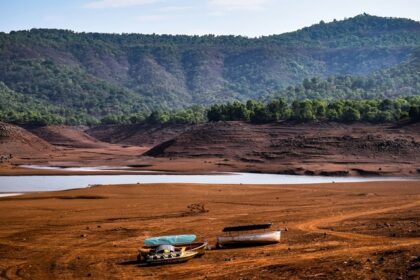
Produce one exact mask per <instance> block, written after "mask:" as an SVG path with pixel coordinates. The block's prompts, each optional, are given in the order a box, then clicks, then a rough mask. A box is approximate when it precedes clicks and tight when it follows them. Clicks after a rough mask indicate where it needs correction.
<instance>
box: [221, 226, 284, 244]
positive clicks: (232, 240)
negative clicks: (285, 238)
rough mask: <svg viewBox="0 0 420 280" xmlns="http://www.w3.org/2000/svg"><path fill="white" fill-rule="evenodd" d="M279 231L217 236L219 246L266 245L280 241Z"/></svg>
mask: <svg viewBox="0 0 420 280" xmlns="http://www.w3.org/2000/svg"><path fill="white" fill-rule="evenodd" d="M280 238H281V231H280V230H276V231H270V232H263V233H250V234H240V235H225V236H218V237H217V245H218V246H219V247H233V246H251V245H266V244H274V243H278V242H280Z"/></svg>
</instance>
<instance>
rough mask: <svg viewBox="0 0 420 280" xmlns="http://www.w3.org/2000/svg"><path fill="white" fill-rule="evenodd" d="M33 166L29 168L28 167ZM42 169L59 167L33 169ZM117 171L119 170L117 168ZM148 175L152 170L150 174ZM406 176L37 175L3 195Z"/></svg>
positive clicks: (1, 182)
mask: <svg viewBox="0 0 420 280" xmlns="http://www.w3.org/2000/svg"><path fill="white" fill-rule="evenodd" d="M28 167H29V166H28ZM30 167H31V168H38V169H60V170H63V169H62V168H58V167H46V166H30ZM105 168H109V167H103V166H102V167H99V166H98V167H81V168H77V169H75V168H71V169H70V168H66V169H64V170H69V171H92V170H109V169H105ZM113 169H114V170H117V169H115V168H113ZM147 172H148V171H147ZM403 180H410V179H408V178H404V177H333V176H328V177H327V176H307V175H280V174H266V173H225V174H214V175H212V174H210V175H209V174H207V175H173V174H170V175H168V174H166V175H165V174H130V175H53V176H51V175H48V176H44V175H33V176H0V193H10V192H13V193H19V192H41V191H57V190H66V189H75V188H84V187H88V186H89V185H112V184H136V183H144V184H145V183H198V184H314V183H332V182H371V181H403Z"/></svg>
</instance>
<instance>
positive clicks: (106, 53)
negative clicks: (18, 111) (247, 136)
mask: <svg viewBox="0 0 420 280" xmlns="http://www.w3.org/2000/svg"><path fill="white" fill-rule="evenodd" d="M418 46H420V23H419V22H416V21H413V20H408V19H396V18H381V17H375V16H369V15H366V14H364V15H359V16H356V17H354V18H350V19H347V20H344V21H334V22H331V23H323V22H321V23H320V24H317V25H314V26H311V27H308V28H304V29H301V30H298V31H296V32H291V33H286V34H282V35H273V36H266V37H261V38H245V37H241V36H212V35H208V36H184V35H175V36H171V35H141V34H123V35H116V34H99V33H74V32H71V31H64V30H47V29H33V30H30V31H19V32H10V33H9V34H6V33H0V81H2V82H4V84H5V85H7V87H9V88H10V89H11V90H13V91H15V92H19V94H23V95H25V96H29V95H30V96H31V97H32V98H34V99H36V100H38V101H39V102H44V103H48V104H52V105H55V106H58V107H60V106H61V107H64V109H63V108H61V109H59V111H60V110H61V112H62V111H63V110H64V111H66V112H67V113H66V114H67V115H71V114H72V113H71V112H77V113H78V114H80V115H84V116H91V117H102V116H105V115H108V114H128V113H132V112H139V111H140V112H150V110H152V109H159V108H181V107H185V106H190V105H193V104H206V105H208V104H211V103H216V102H217V103H220V102H226V101H231V100H241V101H244V100H247V99H258V98H261V97H264V96H269V95H270V94H272V93H273V92H276V91H279V90H282V89H285V88H286V87H287V86H294V85H297V84H299V83H301V82H302V80H303V79H304V78H311V77H314V76H320V77H322V78H324V77H327V76H330V75H361V76H364V75H368V74H370V73H372V72H375V71H378V70H382V69H384V68H390V67H395V66H396V65H398V64H400V63H402V62H404V61H406V60H407V59H408V58H409V57H410V56H411V55H412V53H413V50H414V49H415V48H416V47H418ZM61 115H63V113H61Z"/></svg>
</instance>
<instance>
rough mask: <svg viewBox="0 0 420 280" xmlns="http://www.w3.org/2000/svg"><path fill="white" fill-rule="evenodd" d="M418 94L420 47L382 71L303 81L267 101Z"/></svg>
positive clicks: (269, 97)
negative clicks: (396, 63)
mask: <svg viewBox="0 0 420 280" xmlns="http://www.w3.org/2000/svg"><path fill="white" fill-rule="evenodd" d="M413 95H420V48H418V49H415V50H414V51H413V54H412V55H411V56H410V58H409V59H408V60H407V61H405V62H403V63H401V64H399V65H397V66H395V67H391V68H388V69H385V70H381V71H377V72H374V73H371V74H369V75H367V76H350V75H336V76H330V77H328V78H327V79H320V78H319V77H313V78H311V79H304V80H303V82H302V83H301V84H299V85H297V86H294V87H293V86H289V87H288V88H286V89H285V90H281V91H278V92H276V93H274V94H273V95H270V96H268V97H267V98H266V100H268V101H269V100H271V99H273V98H277V97H283V98H286V99H288V100H290V101H292V100H302V99H317V98H320V99H329V100H333V99H372V98H380V99H382V98H395V97H402V96H413Z"/></svg>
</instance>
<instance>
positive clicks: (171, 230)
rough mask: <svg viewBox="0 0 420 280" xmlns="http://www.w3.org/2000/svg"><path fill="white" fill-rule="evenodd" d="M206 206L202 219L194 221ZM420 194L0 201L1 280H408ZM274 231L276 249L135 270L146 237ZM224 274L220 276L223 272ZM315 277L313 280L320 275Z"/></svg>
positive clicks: (244, 188) (133, 188) (344, 189)
mask: <svg viewBox="0 0 420 280" xmlns="http://www.w3.org/2000/svg"><path fill="white" fill-rule="evenodd" d="M196 204H200V205H203V206H204V208H205V209H206V210H208V212H200V211H197V210H194V209H196V208H194V207H192V205H196ZM419 217H420V182H419V181H417V182H370V183H335V184H312V185H241V186H238V185H196V184H141V185H120V186H100V187H91V188H86V189H78V190H68V191H60V192H45V193H33V194H24V195H21V196H17V197H5V198H0V248H1V250H0V258H1V259H2V260H3V261H2V262H1V263H0V275H1V276H2V277H3V278H6V279H15V278H24V279H41V278H42V279H52V278H60V279H73V278H78V279H83V278H88V277H89V278H95V279H101V278H108V279H132V278H141V279H162V278H185V279H197V278H198V279H202V278H205V277H207V278H208V279H230V278H232V277H233V278H238V276H239V277H243V278H246V279H256V278H261V277H263V278H266V279H278V278H280V279H282V278H283V279H290V278H293V277H297V278H313V277H315V276H314V275H317V274H319V275H318V276H317V277H321V278H323V279H344V278H346V279H357V278H360V277H367V278H375V277H376V278H391V279H396V278H397V277H399V276H400V275H406V276H407V275H408V276H410V277H414V276H416V275H418V273H419V271H418V270H416V269H415V267H416V265H418V263H419V262H420V260H419V258H418V256H419V254H420V238H419V237H420V218H419ZM266 221H271V222H273V223H274V225H275V227H276V228H277V227H278V228H286V227H287V228H288V231H287V232H284V235H283V239H282V242H281V243H280V244H278V245H272V246H266V247H257V248H242V249H232V250H216V251H209V252H208V253H207V254H206V255H205V256H203V257H202V258H200V259H194V260H192V261H190V262H188V263H186V264H181V265H170V266H165V267H148V268H142V267H139V266H138V265H137V264H136V263H135V262H134V260H135V258H136V254H137V249H138V247H139V246H140V245H141V242H142V240H143V239H144V238H145V237H148V236H151V235H161V234H178V233H195V234H197V236H198V239H200V240H208V241H209V242H210V243H214V242H215V238H216V236H217V235H218V234H220V232H221V229H222V228H223V227H224V226H227V225H235V224H241V223H250V222H266ZM221 268H223V269H221ZM321 274H322V275H321Z"/></svg>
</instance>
